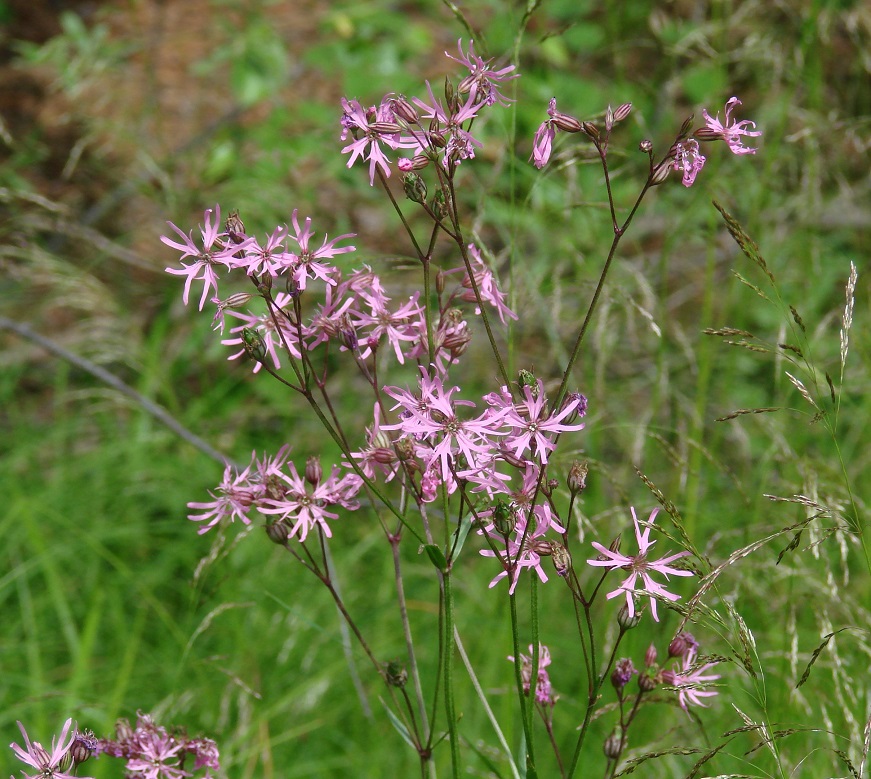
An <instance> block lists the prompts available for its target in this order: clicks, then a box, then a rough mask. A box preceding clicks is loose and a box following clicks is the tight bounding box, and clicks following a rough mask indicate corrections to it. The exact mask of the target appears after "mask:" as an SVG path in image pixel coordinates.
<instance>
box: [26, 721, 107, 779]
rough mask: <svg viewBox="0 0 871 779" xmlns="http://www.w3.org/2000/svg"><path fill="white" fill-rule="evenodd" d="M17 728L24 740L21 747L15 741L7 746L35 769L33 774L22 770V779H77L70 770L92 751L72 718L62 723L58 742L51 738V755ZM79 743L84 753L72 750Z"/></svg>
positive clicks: (79, 750)
mask: <svg viewBox="0 0 871 779" xmlns="http://www.w3.org/2000/svg"><path fill="white" fill-rule="evenodd" d="M18 729H19V730H20V731H21V735H22V737H23V738H24V748H22V747H20V746H18V744H16V743H14V742H13V743H12V744H10V745H9V746H10V748H11V749H12V751H13V752H14V753H15V756H16V757H17V758H18V759H19V760H20V761H21V762H22V763H24V764H25V765H28V766H30V767H31V768H35V769H36V773H35V774H28V773H27V772H26V771H22V772H21V774H22V775H23V776H24V777H25V779H76V777H75V776H74V775H73V774H70V773H69V771H70V770H72V769H74V768H75V767H76V766H78V765H79V764H81V763H83V762H85V760H87V759H88V758H89V757H90V756H91V752H92V751H93V750H92V749H89V748H88V745H87V736H85V735H84V734H80V733H79V732H78V729H77V728H76V725H75V724H74V723H73V721H72V719H68V720H67V721H66V722H65V723H64V726H63V728H62V729H61V732H60V736H58V738H57V739H55V738H54V737H52V739H51V752H49V751H48V750H47V749H46V748H45V747H43V746H42V744H40V743H39V742H38V741H31V740H30V736H28V735H27V731H26V730H25V729H24V725H22V724H21V723H20V722H19V723H18ZM79 743H82V744H83V745H84V751H83V750H82V749H81V748H79V749H75V750H74V747H77V746H78V745H79ZM85 779H86V778H85Z"/></svg>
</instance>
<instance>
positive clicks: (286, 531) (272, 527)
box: [266, 519, 290, 546]
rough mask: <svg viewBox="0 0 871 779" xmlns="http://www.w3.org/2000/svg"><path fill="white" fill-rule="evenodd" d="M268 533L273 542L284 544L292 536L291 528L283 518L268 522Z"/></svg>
mask: <svg viewBox="0 0 871 779" xmlns="http://www.w3.org/2000/svg"><path fill="white" fill-rule="evenodd" d="M266 535H267V536H268V537H269V540H270V541H272V543H273V544H278V545H279V546H284V544H285V543H287V539H288V538H289V536H290V528H288V526H287V523H286V522H285V521H284V520H283V519H279V520H277V521H276V522H267V523H266Z"/></svg>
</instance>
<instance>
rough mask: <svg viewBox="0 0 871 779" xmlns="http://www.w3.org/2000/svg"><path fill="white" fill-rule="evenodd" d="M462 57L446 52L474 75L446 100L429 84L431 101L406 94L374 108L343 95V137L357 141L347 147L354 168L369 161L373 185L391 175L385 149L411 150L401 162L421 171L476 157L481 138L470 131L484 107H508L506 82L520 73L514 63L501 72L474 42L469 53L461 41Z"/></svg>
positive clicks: (450, 91)
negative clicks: (503, 90) (433, 163)
mask: <svg viewBox="0 0 871 779" xmlns="http://www.w3.org/2000/svg"><path fill="white" fill-rule="evenodd" d="M458 49H459V56H458V57H454V56H452V55H450V54H448V53H447V52H445V54H446V55H447V56H448V57H450V59H452V60H454V61H455V62H458V63H460V64H461V65H464V66H465V67H466V68H467V69H468V71H469V73H468V74H467V75H466V76H465V77H464V78H463V79H462V80H461V81H460V83H459V85H458V86H457V88H456V89H455V90H454V89H453V88H450V89H448V90H446V94H445V99H444V100H443V101H442V100H439V98H437V97H436V96H435V94H434V93H433V90H432V86H431V85H430V84H429V82H427V85H426V87H427V99H426V100H422V99H420V98H417V97H415V98H413V99H412V100H410V101H409V100H408V99H406V98H405V97H403V96H401V95H393V94H389V95H385V96H384V98H382V100H381V102H380V103H379V104H378V105H377V106H371V107H369V108H368V109H366V108H363V106H362V105H361V104H360V103H359V102H358V101H357V100H348V99H346V98H342V136H341V137H342V140H343V141H347V140H348V139H351V143H349V144H348V145H347V146H345V147H344V148H343V149H342V153H344V154H350V155H351V156H350V157H349V159H348V167H349V168H350V167H351V166H352V165H353V164H354V163H355V162H356V161H357V160H358V159H361V158H362V159H364V160H368V162H369V183H370V184H374V183H375V174H376V172H377V171H378V170H379V169H380V171H381V173H382V175H383V176H385V177H389V176H390V159H389V158H388V157H387V153H386V152H385V151H384V148H382V146H383V147H385V148H387V149H389V150H392V151H395V150H397V149H402V150H405V151H406V152H407V154H408V156H407V157H404V158H403V159H401V160H399V162H398V167H399V169H400V170H401V171H403V172H409V171H412V170H420V169H421V168H423V167H425V166H426V165H428V164H429V162H430V161H432V160H440V162H441V165H442V166H443V167H444V169H445V170H448V169H450V168H452V167H453V166H455V165H458V164H460V163H461V162H462V161H463V160H467V159H471V158H473V157H474V156H475V149H476V148H478V147H480V146H481V142H480V141H479V140H478V139H477V138H475V137H474V136H473V135H472V133H471V132H470V131H469V129H468V128H469V126H470V125H471V123H472V121H473V120H475V119H476V118H477V117H478V116H479V113H480V112H481V110H483V109H485V108H487V107H489V106H492V105H494V104H499V105H502V106H504V105H507V104H508V103H509V102H510V101H509V100H508V98H506V97H505V95H503V94H502V93H501V92H500V88H501V84H502V83H503V82H505V81H508V80H510V79H513V78H517V77H518V75H519V74H517V73H512V71H513V70H514V66H513V65H508V66H506V67H504V68H500V69H498V70H496V69H494V68H492V67H491V66H490V65H491V62H492V60H484V59H482V58H481V57H479V56H478V55H477V54H475V49H474V43H473V42H470V43H469V49H468V52H466V53H464V52H463V46H462V41H459V42H458Z"/></svg>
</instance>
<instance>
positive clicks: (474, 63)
mask: <svg viewBox="0 0 871 779" xmlns="http://www.w3.org/2000/svg"><path fill="white" fill-rule="evenodd" d="M457 49H458V51H459V53H460V56H459V57H454V56H453V55H451V54H448V53H447V52H445V54H446V55H447V56H448V57H449V58H450V59H452V60H454V62H459V63H460V64H461V65H465V66H466V67H467V68H468V69H469V75H468V76H466V77H465V78H464V79H463V80H462V81H461V82H460V83H459V86H457V92H459V93H460V94H461V95H465V94H466V93H468V92H469V91H470V90H471V89H472V87H475V88H476V89H477V91H478V94H479V96H480V98H481V102H482V103H484V105H493V104H494V103H499V105H502V106H507V105H508V104H509V103H511V102H512V101H511V100H510V99H509V98H507V97H505V95H503V94H502V93H501V92H500V91H499V90H498V88H497V85H499V84H501V83H502V82H503V81H510V80H511V79H513V78H520V74H519V73H512V72H511V71H512V70H514V65H508V66H506V67H504V68H502V69H501V70H493V69H492V68H491V67H490V63H491V62H493V60H492V59H489V60H483V59H481V57H479V56H478V55H477V54H475V42H474V41H469V51H468V54H464V53H463V39H462V38H460V39H459V40H458V41H457Z"/></svg>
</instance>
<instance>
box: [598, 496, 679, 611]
mask: <svg viewBox="0 0 871 779" xmlns="http://www.w3.org/2000/svg"><path fill="white" fill-rule="evenodd" d="M630 511H631V512H632V521H633V522H634V523H635V540H636V541H637V542H638V554H637V555H634V556H632V557H630V556H628V555H624V554H620V553H619V552H612V551H611V550H610V549H608V548H607V547H604V546H602V544H600V543H598V542H596V541H593V548H594V549H595V550H596V551H597V552H598V553H599V554H600V555H602V556H604V557H605V558H607V559H605V560H587V562H588V563H589V564H590V565H595V566H601V567H604V568H610V569H611V570H617V569H620V568H622V569H623V570H626V571H629V577H628V578H627V579H626V580H625V581H624V582H623V583H622V584H621V585H620V586H619V587H618V588H617V589H616V590H613V591H611V592H609V593H608V595H607V598H608V599H609V600H610V599H611V598H616V597H617V596H618V595H621V594H623V595H625V596H626V608H627V609H628V611H629V617H630V618H631V617H634V616H635V599H636V598H637V597H639V596H641V595H649V596H650V612H651V613H652V614H653V618H654V619H655V620H656V621H657V622H659V616H658V615H657V613H656V598H657V596H658V597H660V598H664V599H665V600H669V601H676V600H679V599H680V596H679V595H675V594H674V593H672V592H668V590H666V589H665V587H663V586H662V585H661V584H658V583H657V582H655V581H654V580H653V578H652V577H651V575H650V574H651V572H655V573H659V574H662V575H663V576H665V578H666V579H668V576H669V574H672V575H674V576H692V575H693V574H692V571H681V570H679V569H677V568H672V567H671V566H670V565H669V563H672V562H674V561H675V560H678V559H680V558H681V557H686V556H687V555H689V554H690V553H689V552H686V551H684V552H677V553H676V554H673V555H669V556H668V557H663V558H662V559H661V560H649V559H648V552H649V551H650V548H651V547H652V546H653V545H654V544H655V543H656V542H655V541H651V540H650V531H651V529H652V528H653V523H654V521H655V520H656V515H657V514H658V513H659V509H658V508H656V509H654V510H653V511H652V512H651V514H650V518H649V519H648V520H647V527H646V528H645V529H644V531H643V532H642V530H641V525H640V524H639V522H638V517H637V516H636V514H635V509H634V508H630ZM639 577H640V578H641V583H642V586H641V587H639V586H638V584H637V582H638V579H639Z"/></svg>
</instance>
